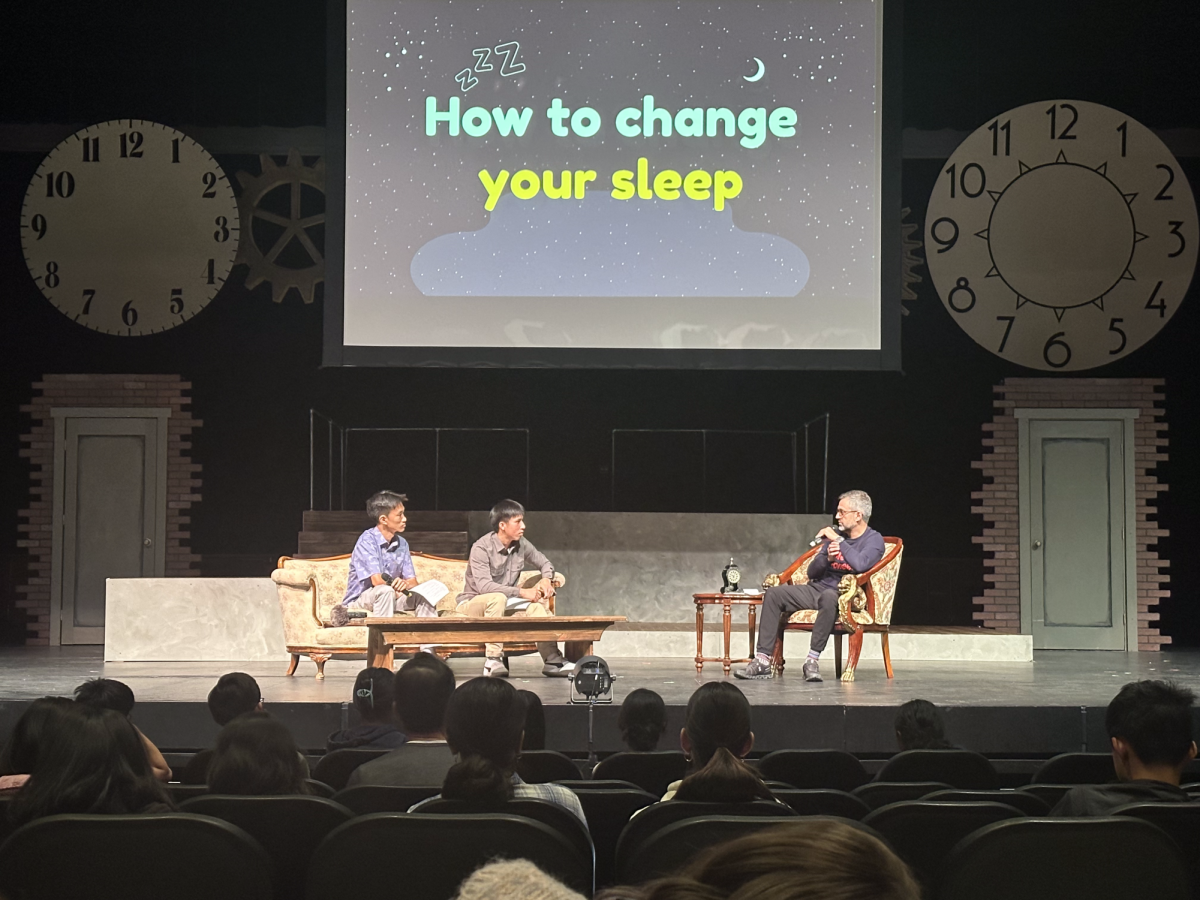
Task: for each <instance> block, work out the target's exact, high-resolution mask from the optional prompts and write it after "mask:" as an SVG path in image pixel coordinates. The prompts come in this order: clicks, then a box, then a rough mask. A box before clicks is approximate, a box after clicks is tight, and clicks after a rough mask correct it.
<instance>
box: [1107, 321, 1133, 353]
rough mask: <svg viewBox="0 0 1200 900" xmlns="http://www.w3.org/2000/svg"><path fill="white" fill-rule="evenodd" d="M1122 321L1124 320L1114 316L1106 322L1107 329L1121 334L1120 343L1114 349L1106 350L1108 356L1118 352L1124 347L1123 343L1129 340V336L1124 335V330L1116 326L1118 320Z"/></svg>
mask: <svg viewBox="0 0 1200 900" xmlns="http://www.w3.org/2000/svg"><path fill="white" fill-rule="evenodd" d="M1124 321H1125V320H1124V319H1116V318H1114V319H1113V320H1112V321H1111V322H1109V323H1108V330H1109V331H1114V332H1116V333H1117V334H1119V335H1120V336H1121V343H1120V344H1118V345H1117V349H1116V350H1109V351H1108V355H1109V356H1116V355H1117V354H1118V353H1120V352H1121V351H1122V350H1124V349H1125V344H1127V343H1128V342H1129V338H1128V337H1127V336H1126V334H1125V332H1124V331H1122V330H1121V329H1120V328H1118V327H1117V323H1118V322H1124Z"/></svg>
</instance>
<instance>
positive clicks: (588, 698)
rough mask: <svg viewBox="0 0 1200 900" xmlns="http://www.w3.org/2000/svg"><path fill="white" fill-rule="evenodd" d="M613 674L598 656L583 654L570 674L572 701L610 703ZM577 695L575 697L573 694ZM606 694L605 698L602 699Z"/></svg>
mask: <svg viewBox="0 0 1200 900" xmlns="http://www.w3.org/2000/svg"><path fill="white" fill-rule="evenodd" d="M613 677H614V676H613V674H612V672H610V671H609V668H608V663H606V662H605V661H604V660H603V659H601V658H600V657H599V656H585V657H583V658H582V659H581V660H579V662H577V663H575V671H574V673H573V674H572V675H571V688H572V692H571V702H572V703H612V683H613ZM576 694H578V695H579V696H578V697H576V696H575V695H576ZM605 696H607V699H602V698H604V697H605Z"/></svg>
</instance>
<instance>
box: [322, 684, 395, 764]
mask: <svg viewBox="0 0 1200 900" xmlns="http://www.w3.org/2000/svg"><path fill="white" fill-rule="evenodd" d="M395 680H396V676H395V675H394V674H392V670H391V669H372V668H367V669H363V670H362V671H361V672H359V673H358V677H357V678H356V679H354V697H353V700H354V708H355V709H356V710H358V716H359V718H360V719H362V722H361V723H359V724H358V725H355V726H354V727H353V728H346V729H343V730H341V731H335V732H334V733H333V734H331V735H330V736H329V739H328V740H326V741H325V751H326V752H327V753H332V752H333V751H334V750H349V749H354V750H393V749H395V748H396V747H399V746H400V745H401V744H403V743H404V741H405V737H404V732H402V731H401V730H400V729H399V728H397V727H396V713H395V709H394V708H393V703H394V700H395V696H396V694H395V687H394V685H395Z"/></svg>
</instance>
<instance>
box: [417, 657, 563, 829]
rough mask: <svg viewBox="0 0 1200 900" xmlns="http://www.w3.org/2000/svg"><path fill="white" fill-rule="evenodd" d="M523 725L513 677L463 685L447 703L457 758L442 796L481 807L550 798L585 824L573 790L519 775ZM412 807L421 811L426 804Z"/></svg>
mask: <svg viewBox="0 0 1200 900" xmlns="http://www.w3.org/2000/svg"><path fill="white" fill-rule="evenodd" d="M524 729H525V701H523V700H522V699H521V696H520V694H518V693H517V692H516V689H514V688H513V686H512V685H510V684H509V683H508V682H506V681H500V680H498V679H496V678H488V677H487V676H483V677H481V678H472V679H471V680H470V681H467V682H465V683H463V684H462V685H460V686H459V688H458V690H456V691H455V692H454V694H453V695H452V696H451V697H450V702H449V703H448V704H447V705H446V740H447V741H449V743H450V749H451V750H453V751H454V753H455V755H456V756H457V757H458V762H457V763H455V764H454V765H453V766H451V767H450V771H448V772H447V773H446V780H445V781H444V782H443V783H442V793H441V794H440V795H439V796H441V797H445V798H446V799H447V800H465V801H468V802H470V803H474V804H477V805H480V806H500V805H503V804H504V803H505V802H507V801H508V800H510V799H518V800H523V799H533V800H545V801H547V802H548V803H556V804H558V805H559V806H562V807H564V808H566V809H568V810H570V811H571V812H572V813H574V814H575V815H576V816H577V817H578V818H579V821H580V822H582V823H583V824H584V826H585V827H586V826H587V818H586V817H585V816H584V814H583V807H582V806H581V805H580V803H579V798H578V797H576V796H575V793H574V792H573V791H571V790H570V789H568V788H565V787H563V786H562V785H561V784H526V783H525V782H524V781H522V780H521V777H520V776H519V775H517V774H516V771H515V768H516V764H517V757H518V756H520V754H521V740H522V737H523V733H524ZM425 802H428V801H422V803H425ZM409 811H410V812H420V811H421V803H418V804H416V805H415V806H414V807H413V808H412V809H411V810H409Z"/></svg>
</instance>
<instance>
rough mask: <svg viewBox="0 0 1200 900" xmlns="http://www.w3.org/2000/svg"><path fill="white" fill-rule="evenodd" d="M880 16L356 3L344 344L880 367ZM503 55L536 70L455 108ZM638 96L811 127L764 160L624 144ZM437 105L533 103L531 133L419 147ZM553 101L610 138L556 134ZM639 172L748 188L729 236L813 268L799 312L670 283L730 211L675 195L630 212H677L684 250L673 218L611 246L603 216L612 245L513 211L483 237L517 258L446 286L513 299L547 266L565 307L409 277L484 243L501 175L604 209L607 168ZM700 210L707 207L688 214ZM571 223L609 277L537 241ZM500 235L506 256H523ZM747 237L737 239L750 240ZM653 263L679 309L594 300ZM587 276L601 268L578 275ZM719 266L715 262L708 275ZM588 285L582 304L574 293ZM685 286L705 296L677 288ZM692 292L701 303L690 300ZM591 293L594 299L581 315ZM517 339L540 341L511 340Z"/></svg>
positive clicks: (839, 5) (660, 141) (866, 6)
mask: <svg viewBox="0 0 1200 900" xmlns="http://www.w3.org/2000/svg"><path fill="white" fill-rule="evenodd" d="M877 13H878V5H877V4H876V3H875V2H873V0H847V2H836V0H794V2H786V0H784V2H764V3H756V4H750V3H737V4H731V3H701V2H696V3H691V2H688V3H678V2H663V3H654V2H648V3H639V4H636V5H635V4H627V3H616V2H602V3H579V2H571V3H568V2H557V3H555V2H547V3H528V2H525V3H509V2H489V3H486V4H464V5H459V4H447V3H442V2H436V3H435V2H428V0H421V2H401V0H394V2H359V3H351V4H350V6H349V8H348V12H347V24H348V35H349V38H348V40H349V45H348V52H347V68H348V71H347V108H348V113H347V132H348V133H347V186H346V196H347V210H346V306H345V327H346V332H345V342H346V344H347V345H360V346H389V345H395V346H420V345H425V346H472V345H474V346H489V345H492V346H512V345H513V343H514V341H513V338H512V335H513V334H515V333H517V331H519V333H520V334H521V335H522V337H521V339H520V340H521V341H522V342H523V341H526V340H529V339H530V336H531V335H532V340H533V342H535V343H537V344H539V345H542V346H577V347H662V346H685V347H778V348H784V347H793V348H799V347H819V348H830V349H859V348H867V349H874V348H878V346H879V299H878V295H879V274H878V223H877V218H878V212H877V189H878V175H877V172H878V159H877V144H876V126H877V124H878V116H877V112H878V110H877V102H876V88H877V70H878V65H877V60H878V46H877V29H876V15H877ZM509 41H517V42H519V43H520V47H521V49H520V53H519V55H518V57H517V58H516V59H515V60H514V62H516V63H523V64H524V65H525V70H524V72H522V73H520V74H517V75H510V76H508V77H505V76H503V75H502V74H501V71H502V70H501V63H502V57H500V56H499V55H497V54H493V55H492V57H491V59H490V60H489V62H490V63H491V64H492V65H493V66H494V68H493V70H492V71H490V72H474V73H473V75H474V76H475V77H477V78H478V79H479V83H478V84H476V85H474V86H473V87H471V89H470V90H468V91H465V92H464V91H463V90H462V88H461V86H460V84H459V83H458V82H457V81H456V80H455V74H456V73H458V72H460V71H462V70H463V69H465V68H471V67H472V66H473V65H474V63H475V61H476V60H475V57H474V56H472V52H471V51H472V50H474V49H476V48H481V47H494V46H496V45H498V44H503V43H506V42H509ZM755 57H758V58H760V59H762V61H763V63H764V64H765V74H764V76H763V77H762V79H761V80H760V81H758V82H755V83H749V82H746V81H745V80H744V78H743V77H742V76H744V75H749V74H752V73H753V72H754V71H755V68H756V66H755V63H754V58H755ZM646 94H652V95H653V96H654V102H655V105H656V106H657V107H660V108H663V109H666V110H668V111H669V112H671V113H672V114H674V113H675V112H677V111H678V110H679V109H681V108H683V107H710V106H718V107H719V106H725V107H728V108H729V109H731V110H732V111H733V112H734V114H735V115H736V114H737V113H738V112H739V111H740V110H742V109H743V108H745V107H759V106H761V107H765V108H766V109H767V111H768V113H769V112H770V110H772V109H774V108H776V107H780V106H790V107H793V108H794V109H796V111H797V113H798V115H799V123H798V126H797V135H796V136H795V137H793V138H778V137H775V136H773V135H771V134H770V133H768V134H767V137H766V140H765V142H764V143H763V145H762V146H760V147H758V148H754V149H747V148H745V147H742V146H741V144H740V143H739V139H740V137H741V134H740V133H738V134H736V135H735V136H733V137H724V136H721V137H714V138H708V137H682V136H679V135H673V136H671V137H662V136H660V135H657V134H656V135H655V136H654V137H650V138H646V137H641V136H639V137H635V138H625V137H622V136H621V135H620V134H619V133H618V132H617V131H616V128H615V126H614V119H615V117H616V114H617V113H618V112H619V111H620V110H621V109H623V108H625V107H627V106H634V107H638V108H640V107H641V105H642V98H643V96H644V95H646ZM427 96H436V97H437V98H438V108H439V109H441V110H445V109H446V108H447V106H448V99H449V98H450V97H451V96H458V97H459V98H460V102H461V104H462V109H463V110H464V111H465V110H466V109H467V108H468V107H470V106H482V107H485V108H487V109H491V108H492V107H493V106H500V107H503V108H505V109H507V108H509V107H515V108H518V109H519V108H521V107H524V106H528V107H530V108H532V109H533V116H532V118H531V120H530V124H529V127H528V129H527V130H526V132H525V135H524V136H523V137H516V136H515V135H512V136H508V137H501V136H499V135H498V134H497V132H496V129H495V128H493V129H492V130H491V131H490V132H489V133H488V134H487V135H486V136H484V137H480V138H473V137H469V136H467V135H466V134H465V133H460V134H459V135H458V136H457V137H450V136H448V134H447V130H446V127H445V125H441V126H440V128H439V133H438V135H437V136H436V137H432V138H431V137H427V136H426V135H425V98H426V97H427ZM555 97H558V98H561V100H562V103H563V104H564V105H565V106H566V107H568V108H570V109H572V110H575V109H577V108H579V107H583V106H588V107H591V108H593V109H595V110H597V111H598V112H599V113H600V115H601V118H602V122H603V124H602V126H601V128H600V130H599V132H598V133H596V134H595V135H594V136H593V137H590V138H583V137H576V136H574V135H570V136H567V137H557V136H555V135H554V134H553V133H552V132H551V128H550V124H551V123H550V120H549V119H548V118H547V117H546V115H545V110H546V109H547V108H548V107H549V106H550V104H551V102H552V100H553V99H554V98H555ZM640 156H645V157H647V158H648V159H649V165H650V176H651V179H652V178H653V175H654V174H655V173H656V172H658V171H660V170H662V169H664V168H673V169H676V170H677V171H679V172H681V173H686V172H688V171H690V170H692V169H703V170H705V171H708V172H712V171H714V170H718V169H727V170H728V169H732V170H734V171H737V172H738V173H739V174H740V176H741V177H742V179H743V182H744V187H743V190H742V193H741V195H740V196H739V197H737V198H736V199H734V200H732V201H730V202H729V206H730V207H731V208H732V210H733V224H734V226H735V228H737V229H739V230H740V231H742V232H747V233H756V232H762V233H764V235H763V237H764V240H763V243H764V245H766V244H767V243H770V242H771V241H772V240H773V239H771V238H769V237H766V236H777V237H778V238H783V239H785V240H786V241H790V242H791V243H792V244H794V245H795V246H796V247H798V248H799V249H800V250H801V251H802V256H803V257H807V263H808V265H809V266H810V272H809V273H808V277H807V283H805V281H804V280H803V279H797V282H796V283H797V284H798V285H803V286H802V287H801V288H800V290H799V293H798V294H797V295H796V296H793V297H779V296H774V297H770V296H762V295H764V294H768V293H770V292H771V290H769V289H767V288H764V287H762V285H761V284H759V283H757V282H756V281H755V280H754V279H753V277H752V276H751V275H750V274H748V275H747V277H746V280H745V282H744V283H743V285H742V290H741V291H740V292H739V293H738V294H733V296H737V299H736V302H730V300H729V299H727V298H720V297H711V296H710V297H699V296H695V294H696V293H703V292H704V288H703V286H702V285H703V284H704V282H705V278H704V273H703V272H700V273H695V272H673V271H670V269H671V267H672V266H678V265H679V264H678V263H676V262H675V259H676V258H678V257H677V255H676V254H674V252H673V251H672V249H671V247H672V245H676V246H677V245H678V244H679V242H681V241H683V242H687V241H689V240H690V239H691V234H692V232H690V231H688V230H687V229H688V228H689V226H688V224H687V223H689V222H691V223H693V225H694V223H695V220H696V216H697V215H701V214H707V215H709V216H718V215H720V214H719V213H716V212H715V211H714V210H713V209H712V203H711V201H690V200H687V199H685V198H681V199H679V200H675V201H664V200H651V201H648V200H640V199H637V198H636V197H635V198H634V199H631V200H628V201H625V203H628V204H629V205H630V206H631V207H632V206H634V205H642V204H652V205H656V206H663V207H665V208H666V219H665V220H672V219H673V220H674V221H676V222H678V223H679V225H678V226H677V227H678V228H679V229H680V230H679V232H678V233H676V234H673V235H672V234H665V233H664V232H663V228H662V222H663V221H664V216H662V215H655V216H640V217H639V216H633V215H631V216H630V222H629V223H627V226H626V230H625V231H624V232H623V233H618V234H615V235H614V234H613V233H612V230H611V229H612V228H613V223H612V216H597V219H596V225H595V227H596V228H598V229H599V228H603V229H604V231H603V233H600V232H597V233H596V235H595V239H594V240H593V239H590V238H589V235H588V234H587V232H586V231H581V230H580V228H579V225H578V222H579V219H580V217H579V216H577V215H574V216H569V217H566V216H564V219H569V221H564V222H563V223H559V222H558V221H557V219H556V216H557V215H559V214H556V212H555V203H560V204H568V203H575V202H576V201H548V200H546V199H545V198H544V197H539V198H536V200H535V201H526V202H519V203H511V202H510V203H506V204H503V208H504V209H505V211H506V212H507V211H509V210H511V211H512V212H511V213H509V215H508V216H507V217H506V218H505V219H504V220H503V221H502V222H501V221H499V220H497V221H492V222H491V224H490V227H497V226H499V225H501V224H502V225H503V227H504V228H505V229H506V230H507V231H509V232H511V231H513V230H515V231H517V232H518V233H522V232H528V233H529V235H530V239H531V240H534V239H535V238H536V241H537V243H536V245H531V246H529V247H527V248H526V254H527V258H519V257H514V255H513V254H512V253H504V252H500V251H496V252H489V253H466V254H464V256H463V258H461V259H460V260H459V261H458V266H457V267H456V271H454V272H453V273H447V274H451V275H453V278H451V279H450V280H451V281H455V280H461V274H462V270H463V269H467V270H470V273H471V274H470V278H468V279H467V280H468V281H470V282H471V283H474V284H475V285H479V284H485V283H487V282H488V281H489V280H492V281H496V282H502V281H503V275H504V273H505V272H506V271H507V272H513V271H514V270H515V271H519V270H520V269H521V268H522V267H528V266H529V265H531V264H532V263H531V260H532V259H534V258H536V259H537V260H538V263H537V265H539V266H545V267H548V269H550V270H555V267H557V275H558V276H571V277H562V278H561V281H562V283H564V284H565V287H564V290H563V291H562V294H563V295H564V296H565V297H571V298H572V299H569V300H564V299H563V298H562V297H548V296H541V297H522V298H516V299H507V300H505V301H503V302H499V303H498V302H496V301H495V300H492V299H485V298H479V297H450V296H438V297H426V296H425V295H423V294H422V293H421V291H420V290H419V289H418V288H417V286H416V284H414V281H413V277H412V274H411V271H410V266H411V265H412V261H413V258H414V256H415V255H416V254H417V253H418V252H419V251H420V250H421V248H422V247H423V246H424V245H426V244H427V243H428V242H430V241H431V240H433V239H434V238H438V237H439V236H443V235H452V234H456V233H460V232H477V231H479V230H481V229H484V228H485V226H489V219H496V217H497V213H498V212H500V209H498V210H497V211H495V212H493V213H491V214H489V213H488V212H487V211H486V210H485V209H484V206H483V204H484V201H485V200H486V196H487V195H486V191H485V190H484V188H483V186H482V184H481V183H480V180H479V177H478V172H479V171H480V170H481V169H488V170H489V172H491V173H492V174H493V175H495V174H496V173H497V172H498V171H499V170H500V169H508V170H509V171H510V172H514V171H516V170H518V169H522V168H529V169H533V170H534V171H536V172H539V173H540V172H541V171H542V170H543V169H551V170H555V171H556V172H557V171H561V170H563V169H595V170H596V172H597V173H598V177H597V179H596V180H595V181H594V182H593V183H592V184H591V185H589V188H590V192H592V195H593V196H594V195H595V194H597V193H599V194H603V195H604V196H605V197H607V194H608V192H609V191H610V190H611V175H612V173H613V171H615V170H617V169H634V168H635V166H636V161H637V159H638V157H640ZM505 196H506V197H508V188H507V187H506V189H505ZM582 203H583V204H584V206H585V208H586V206H587V201H586V200H585V201H582ZM689 204H691V205H694V206H696V207H700V208H701V209H700V210H692V209H689V210H686V211H685V209H684V207H685V206H687V205H689ZM631 212H632V210H631ZM639 222H641V223H654V224H653V226H650V225H645V226H644V227H639V225H638V223H639ZM560 225H561V228H569V229H571V234H570V237H571V240H570V241H569V242H564V243H569V244H570V245H571V246H572V247H575V248H579V247H586V246H588V245H589V243H590V244H593V245H595V246H605V247H610V248H612V250H613V256H610V257H608V258H607V259H605V260H604V265H602V266H601V265H600V264H599V263H598V262H597V257H598V256H599V254H590V256H591V260H592V261H591V262H584V263H581V261H580V257H579V256H578V255H575V256H572V255H571V254H570V253H569V252H567V251H565V250H563V249H561V248H560V247H558V246H556V245H555V242H554V241H553V240H551V241H547V240H546V235H547V233H553V231H554V230H555V228H556V227H560ZM585 227H586V226H585ZM507 237H508V239H507V240H505V241H503V242H499V243H501V244H503V245H504V246H505V247H509V248H511V247H512V245H513V241H512V239H511V234H509V235H508V236H507ZM747 237H748V235H738V238H739V242H744V239H746V238H747ZM774 242H775V243H778V241H777V240H774ZM715 252H719V248H718V250H717V251H715ZM623 255H627V257H628V258H627V259H622V258H621V257H622V256H623ZM673 257H674V258H673ZM774 257H776V258H777V257H778V254H775V255H774ZM647 258H650V259H651V260H652V262H653V265H654V266H655V267H661V268H662V270H663V272H662V277H660V278H659V279H657V280H655V281H653V283H654V284H664V285H673V286H674V287H671V288H670V290H672V291H675V293H676V295H675V296H663V293H664V292H662V291H657V290H656V291H653V293H654V294H656V295H657V296H655V297H653V299H646V298H645V297H639V298H636V299H635V298H631V297H629V296H625V297H620V296H612V297H597V296H596V294H597V289H596V288H595V286H594V285H595V282H596V281H600V282H601V283H604V282H605V281H611V282H612V284H613V292H612V293H613V294H614V295H616V294H622V293H625V294H628V293H630V287H629V285H630V284H635V285H636V284H639V283H641V282H639V281H638V280H637V279H638V278H639V277H640V276H639V274H638V273H641V272H644V271H645V268H646V266H645V261H646V259H647ZM762 259H763V263H762V264H761V265H760V266H759V268H762V267H763V266H770V265H772V264H773V263H772V254H770V253H763V254H762ZM581 265H583V266H585V267H586V266H589V265H595V266H596V268H595V270H594V271H592V270H586V275H582V274H581V273H580V271H579V269H580V266H581ZM722 265H723V263H721V262H720V261H719V260H718V259H716V258H715V257H714V258H713V260H712V262H711V263H710V268H711V269H712V271H714V272H716V271H717V270H718V269H719V268H720V267H721V266H722ZM750 268H751V269H753V266H751V267H750ZM631 273H632V274H631ZM493 274H494V275H496V276H497V277H496V278H494V279H493V278H490V276H492V275H493ZM696 275H699V276H700V277H695V276H696ZM589 279H590V282H588V289H587V290H582V289H580V288H579V287H578V286H577V285H578V284H580V283H583V282H586V281H588V280H589ZM509 280H510V282H511V281H512V280H513V279H511V278H510V279H509ZM688 282H690V283H692V284H696V285H699V286H698V287H695V288H689V287H686V286H685V287H678V285H683V284H685V283H688ZM771 283H772V284H776V282H775V281H771ZM573 284H574V285H576V286H573ZM540 292H541V293H550V291H540ZM687 292H690V293H692V294H693V296H680V294H684V293H687ZM776 292H777V291H776ZM464 293H465V291H464ZM646 293H647V294H650V293H651V292H650V291H647V292H646ZM731 293H732V292H731ZM581 294H584V295H587V294H590V295H591V298H590V299H586V300H581V299H575V298H577V297H579V296H580V295H581ZM516 321H520V322H524V323H528V322H533V323H536V324H537V327H536V328H535V329H533V330H532V331H530V330H529V329H518V330H517V331H514V329H513V327H512V326H513V323H514V322H516ZM681 334H682V335H683V337H682V339H681V338H680V335H681ZM681 340H682V343H681Z"/></svg>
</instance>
